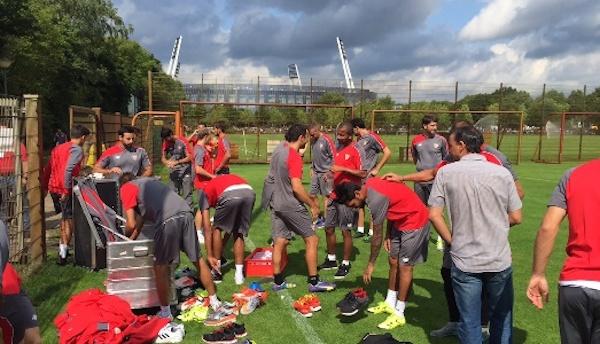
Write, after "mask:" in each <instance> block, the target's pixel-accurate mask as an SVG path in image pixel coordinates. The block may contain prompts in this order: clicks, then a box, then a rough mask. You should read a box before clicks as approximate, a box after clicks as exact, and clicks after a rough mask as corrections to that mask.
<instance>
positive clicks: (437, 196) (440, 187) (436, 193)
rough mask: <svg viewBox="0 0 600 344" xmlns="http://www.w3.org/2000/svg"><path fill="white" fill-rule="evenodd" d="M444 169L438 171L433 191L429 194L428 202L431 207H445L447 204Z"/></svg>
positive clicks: (432, 187)
mask: <svg viewBox="0 0 600 344" xmlns="http://www.w3.org/2000/svg"><path fill="white" fill-rule="evenodd" d="M444 179H445V178H444V170H443V169H441V170H439V171H438V173H437V175H436V176H435V179H434V182H433V185H432V186H431V193H430V194H429V200H428V201H427V204H428V205H429V206H430V207H439V208H443V207H445V206H446V193H445V191H444Z"/></svg>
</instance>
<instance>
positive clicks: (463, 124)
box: [452, 121, 473, 130]
mask: <svg viewBox="0 0 600 344" xmlns="http://www.w3.org/2000/svg"><path fill="white" fill-rule="evenodd" d="M470 126H473V124H472V123H471V122H468V121H458V122H455V123H454V125H452V129H453V130H454V129H457V128H463V127H470Z"/></svg>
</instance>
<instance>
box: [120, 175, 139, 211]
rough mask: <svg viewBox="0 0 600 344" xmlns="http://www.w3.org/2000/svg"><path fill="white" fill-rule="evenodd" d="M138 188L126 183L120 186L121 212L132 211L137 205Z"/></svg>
mask: <svg viewBox="0 0 600 344" xmlns="http://www.w3.org/2000/svg"><path fill="white" fill-rule="evenodd" d="M139 191H140V190H139V188H138V187H137V185H135V184H133V183H131V182H130V183H127V184H125V185H123V186H121V192H120V196H121V202H122V203H123V210H129V209H133V208H135V207H136V206H137V205H138V202H137V196H138V193H139Z"/></svg>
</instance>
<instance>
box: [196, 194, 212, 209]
mask: <svg viewBox="0 0 600 344" xmlns="http://www.w3.org/2000/svg"><path fill="white" fill-rule="evenodd" d="M208 208H210V206H209V205H208V199H207V198H206V195H205V194H204V190H202V189H199V190H198V209H199V210H206V209H208Z"/></svg>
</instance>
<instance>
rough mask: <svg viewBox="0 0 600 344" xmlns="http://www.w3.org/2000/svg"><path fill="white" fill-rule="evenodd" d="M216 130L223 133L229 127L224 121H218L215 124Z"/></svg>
mask: <svg viewBox="0 0 600 344" xmlns="http://www.w3.org/2000/svg"><path fill="white" fill-rule="evenodd" d="M215 128H216V129H219V130H221V131H222V132H226V131H227V125H226V124H225V122H223V121H218V122H217V123H215Z"/></svg>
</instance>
